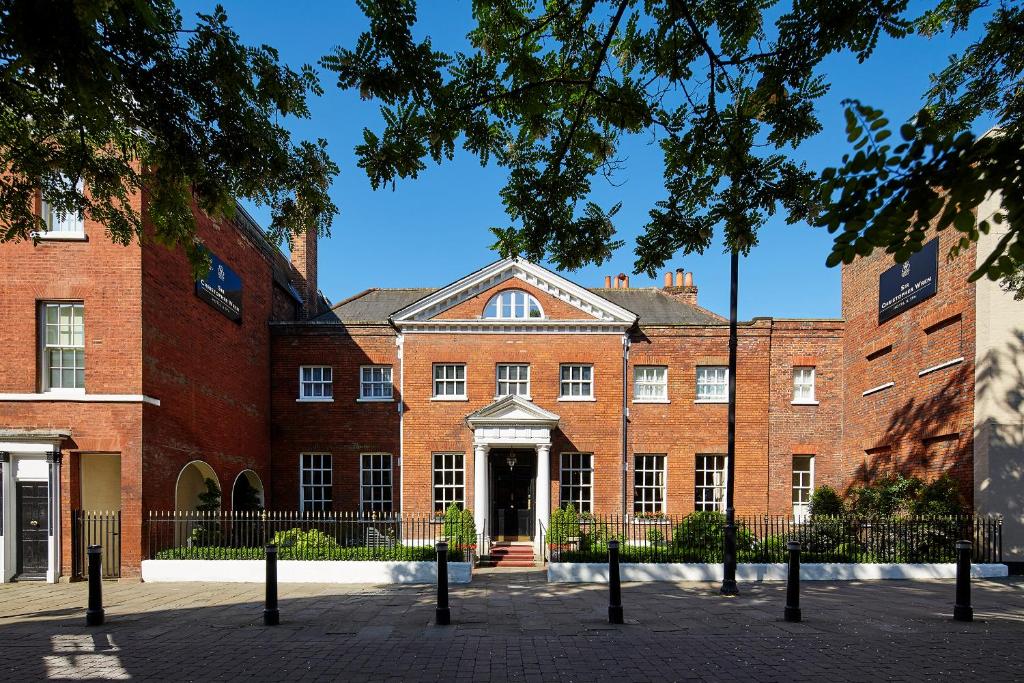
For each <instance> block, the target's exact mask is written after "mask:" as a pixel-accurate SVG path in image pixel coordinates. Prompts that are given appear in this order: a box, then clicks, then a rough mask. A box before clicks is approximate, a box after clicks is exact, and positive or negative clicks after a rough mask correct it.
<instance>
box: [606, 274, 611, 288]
mask: <svg viewBox="0 0 1024 683" xmlns="http://www.w3.org/2000/svg"><path fill="white" fill-rule="evenodd" d="M604 288H605V289H611V288H612V276H611V275H605V276H604Z"/></svg>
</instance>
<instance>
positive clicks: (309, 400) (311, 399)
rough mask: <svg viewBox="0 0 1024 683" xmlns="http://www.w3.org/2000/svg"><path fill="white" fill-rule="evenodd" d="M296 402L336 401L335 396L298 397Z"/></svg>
mask: <svg viewBox="0 0 1024 683" xmlns="http://www.w3.org/2000/svg"><path fill="white" fill-rule="evenodd" d="M295 402H296V403H334V399H333V398H297V399H295Z"/></svg>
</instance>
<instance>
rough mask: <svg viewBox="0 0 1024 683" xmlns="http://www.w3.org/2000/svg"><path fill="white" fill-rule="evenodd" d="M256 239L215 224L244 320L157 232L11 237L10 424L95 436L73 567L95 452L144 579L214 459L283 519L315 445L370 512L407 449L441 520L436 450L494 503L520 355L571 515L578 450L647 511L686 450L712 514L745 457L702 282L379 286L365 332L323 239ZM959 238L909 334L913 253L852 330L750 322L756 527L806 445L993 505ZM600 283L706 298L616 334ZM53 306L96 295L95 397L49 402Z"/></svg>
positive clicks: (867, 299)
mask: <svg viewBox="0 0 1024 683" xmlns="http://www.w3.org/2000/svg"><path fill="white" fill-rule="evenodd" d="M140 207H141V202H140ZM243 218H244V217H243ZM255 230H256V229H255V228H254V226H251V225H249V224H247V223H245V224H243V223H238V224H235V223H218V222H214V221H211V220H209V219H207V218H205V217H203V216H200V217H199V234H200V236H201V237H202V239H203V240H204V242H205V244H206V245H207V246H208V247H209V248H210V249H211V250H212V251H213V253H215V254H216V255H217V256H218V257H220V258H221V259H222V260H223V261H224V262H226V263H227V264H228V265H229V266H230V267H231V269H232V270H234V271H235V272H236V273H237V274H238V275H239V276H240V278H241V280H242V282H243V297H244V298H243V320H242V322H241V324H237V323H235V322H232V321H231V320H229V319H228V318H226V317H224V316H223V315H221V314H219V313H218V312H217V311H216V310H214V309H213V308H211V307H210V306H209V305H208V304H206V303H205V302H203V301H202V300H200V299H199V298H198V297H197V296H196V295H195V293H194V287H195V281H194V278H193V276H192V274H191V271H190V270H189V266H188V263H187V261H186V260H185V258H184V256H183V255H182V254H180V253H179V252H177V251H173V250H168V249H166V248H164V247H162V246H159V245H157V244H155V243H153V242H152V241H150V240H145V241H144V244H143V245H142V246H139V245H138V244H135V245H132V246H128V247H122V246H117V245H113V244H111V243H110V242H109V241H108V240H106V239H105V238H104V237H103V231H102V226H99V225H94V224H91V223H89V224H87V225H86V232H87V234H88V235H89V239H87V240H85V241H42V242H41V243H39V244H38V245H35V246H33V245H31V244H4V245H0V319H3V320H5V321H6V322H5V325H4V326H3V327H0V343H2V344H3V347H4V348H5V353H4V354H3V355H0V430H5V433H8V432H12V433H14V432H18V431H19V430H20V431H21V432H24V433H26V434H27V433H30V432H32V431H33V430H36V431H38V430H51V431H61V432H67V433H70V435H71V436H70V438H67V439H66V440H64V441H63V442H62V443H60V447H61V449H62V451H63V453H64V462H63V465H62V469H61V477H62V480H61V481H62V500H61V506H60V510H61V526H62V535H63V536H64V537H65V540H64V542H63V546H62V555H63V557H62V560H61V564H62V568H63V571H64V573H67V572H68V570H69V569H70V561H71V555H70V553H71V544H70V540H69V535H70V511H71V510H72V509H77V508H78V507H80V506H81V505H82V481H81V471H82V462H83V458H88V457H90V455H92V454H101V453H116V454H119V455H120V457H121V461H120V462H121V476H120V482H119V486H120V510H121V513H122V516H123V524H122V538H121V541H122V566H123V573H124V574H125V575H129V576H131V575H135V574H137V572H138V567H139V561H140V560H141V559H143V558H144V557H145V555H146V552H147V548H146V544H147V538H146V523H145V516H146V513H147V512H148V511H150V510H162V509H170V508H174V507H176V506H180V501H176V500H175V494H176V485H177V481H178V477H179V474H180V473H181V472H182V471H183V468H185V467H186V466H188V465H189V463H191V462H193V461H202V462H203V463H205V464H206V465H208V466H209V467H210V468H211V470H212V472H213V474H214V476H215V477H216V479H217V482H218V484H219V486H220V489H221V491H222V495H223V502H222V507H224V508H229V507H231V504H232V501H231V492H232V488H233V486H234V483H235V481H236V479H237V478H238V477H239V475H240V474H241V473H242V472H243V471H246V470H251V471H253V472H255V474H256V475H257V476H258V478H259V480H260V481H261V482H262V484H263V487H264V495H265V502H266V504H267V506H268V507H271V508H274V509H283V510H295V509H298V508H299V507H300V506H301V504H302V494H301V493H300V491H301V486H300V476H301V473H300V459H301V457H302V454H314V453H315V454H329V455H330V462H331V471H332V483H331V498H332V503H331V507H332V508H333V509H335V510H339V511H352V510H356V509H358V508H359V506H360V504H361V485H360V458H361V456H363V455H364V454H387V455H389V456H390V457H391V463H392V472H391V475H392V477H391V479H392V490H391V496H392V500H393V505H392V509H393V511H395V512H399V511H401V512H411V513H417V514H419V513H428V512H431V511H434V510H435V507H436V505H435V500H434V481H433V479H434V469H433V457H434V454H436V453H458V454H462V456H463V465H464V466H463V475H464V499H465V502H466V505H467V506H468V507H473V505H474V502H475V500H477V493H478V492H476V491H474V481H475V474H476V473H475V472H474V468H475V466H476V458H475V457H474V431H473V429H472V428H471V427H470V425H469V423H468V422H467V417H468V416H469V415H470V414H472V413H474V412H475V411H478V410H480V409H482V408H484V407H486V406H488V405H490V404H492V403H493V402H494V401H495V400H496V398H497V397H496V376H495V372H496V366H497V365H498V364H503V363H510V364H513V363H514V364H526V365H529V367H530V396H529V400H530V401H531V402H532V403H533V404H534V405H536V406H537V407H539V408H540V409H543V410H545V411H549V412H550V413H554V414H556V415H557V416H558V417H559V420H558V426H557V428H555V429H554V430H553V431H552V432H551V434H550V441H551V447H550V453H549V458H550V461H549V465H550V467H549V470H550V478H549V480H548V481H546V482H540V483H539V484H538V485H540V486H545V485H546V486H547V487H549V490H550V501H551V507H552V508H555V507H558V506H559V505H560V504H561V502H562V501H561V487H560V464H561V456H562V455H563V454H565V453H575V452H580V453H586V454H590V455H591V458H592V460H591V464H592V467H593V485H592V501H593V506H592V507H593V510H594V512H596V513H598V514H621V513H627V514H630V513H632V512H633V510H634V507H633V506H634V486H633V481H634V474H635V473H634V466H635V458H636V456H638V455H661V456H664V457H665V461H666V463H667V468H666V480H665V486H664V495H665V500H664V505H663V508H662V509H663V511H664V512H667V513H669V514H672V515H680V514H686V513H689V512H690V511H692V510H694V509H695V507H696V506H697V502H696V500H695V493H696V491H695V488H696V482H695V468H696V463H697V461H698V458H699V457H700V456H705V455H722V456H724V455H725V453H726V450H727V445H726V433H727V405H726V403H724V402H720V403H718V402H705V401H698V400H697V399H696V387H697V372H698V368H699V367H701V366H724V365H727V362H728V324H727V322H726V321H725V320H724V319H722V318H721V317H719V316H717V315H715V314H712V313H710V312H708V311H705V310H704V309H702V308H700V307H699V306H698V305H697V288H696V287H695V286H693V284H692V274H687V276H686V279H685V280H684V279H683V274H682V272H680V273H677V275H676V277H674V278H673V277H672V276H671V275H667V276H666V279H665V282H666V286H665V287H663V288H658V289H644V290H630V289H629V288H628V279H622V278H617V279H616V280H615V284H616V285H621V287H615V288H614V290H609V291H604V292H603V291H602V290H591V294H587V293H586V290H581V289H579V288H578V287H577V288H576V290H572V289H571V288H572V287H576V286H575V285H571V283H567V281H564V280H561V279H560V278H558V276H556V275H554V274H549V275H551V277H552V278H554V279H556V280H558V281H559V282H561V284H559V283H558V282H555V284H554V286H548V285H546V284H544V283H543V282H539V281H537V280H536V279H532V280H531V279H530V278H525V279H523V278H518V277H509V278H505V279H497V280H495V281H493V283H491V284H486V286H483V285H481V286H480V287H479V288H477V289H475V290H473V291H471V292H469V293H468V294H467V295H465V296H459V297H454V296H453V297H452V298H451V300H450V302H449V303H450V305H449V303H445V302H442V303H441V304H440V305H439V307H438V309H437V310H435V312H434V313H433V314H432V315H431V316H430V317H429V320H424V319H418V320H415V319H410V320H411V321H412V322H408V321H402V320H398V321H395V320H393V319H392V314H397V313H398V312H399V311H400V309H403V306H408V305H409V304H411V303H413V302H415V301H417V300H419V299H421V297H426V296H429V295H430V293H431V292H433V291H434V290H368V292H364V293H362V294H360V295H357V296H356V297H352V299H349V300H346V301H345V302H342V304H340V305H339V308H340V307H343V305H348V304H349V303H350V302H354V304H352V305H356V306H358V305H359V303H360V300H361V299H363V298H367V299H369V298H372V296H374V295H375V294H374V293H375V292H376V293H380V292H384V293H385V294H386V292H387V291H393V292H404V293H403V294H402V295H401V296H402V297H405V298H404V299H402V300H401V301H399V300H398V299H393V302H394V303H393V305H390V307H387V306H386V307H385V308H386V310H385V312H384V313H383V314H381V315H377V316H376V317H374V316H369V317H366V316H364V317H360V318H358V319H356V320H344V319H341V318H338V317H334V318H332V317H331V313H330V312H328V313H325V314H322V315H320V316H319V317H317V316H316V313H317V311H319V310H320V309H321V308H322V306H321V300H320V298H319V297H318V295H317V289H316V282H315V277H316V270H317V264H316V245H315V242H313V243H311V244H310V243H305V242H303V241H302V240H299V241H297V243H296V245H295V247H294V248H293V253H292V262H291V264H289V263H288V262H287V261H286V260H285V259H284V257H283V256H281V255H280V254H279V253H277V252H275V251H274V250H273V249H271V248H269V247H268V246H267V245H266V244H264V243H262V242H261V240H260V239H259V237H258V233H257V232H255ZM954 238H955V236H954V235H952V234H944V235H940V237H939V239H940V245H939V252H940V263H939V279H938V295H937V296H934V297H932V298H931V299H929V300H927V301H925V302H923V303H921V304H919V305H917V306H915V307H913V308H911V309H909V310H907V311H905V312H903V313H901V314H900V315H898V316H896V317H895V318H893V319H892V320H889V321H887V322H885V323H882V324H879V323H878V278H879V275H880V274H881V273H882V272H883V271H884V270H885V269H886V268H888V267H890V266H891V265H892V260H891V258H889V257H887V256H885V255H883V254H875V255H873V256H871V257H869V258H865V259H860V260H858V261H857V262H855V263H854V264H852V265H850V266H847V267H844V269H843V274H842V278H843V302H842V305H843V313H844V318H843V319H842V320H783V319H771V318H756V319H754V320H752V321H749V322H744V323H741V324H740V327H739V347H738V371H737V389H738V393H737V439H736V444H737V451H736V463H735V477H736V482H735V484H736V487H735V492H736V508H737V512H738V514H741V515H742V514H791V513H792V512H793V487H792V473H793V461H794V456H808V455H810V456H813V462H814V466H813V472H814V477H813V484H814V486H819V485H821V484H829V485H832V486H834V487H836V488H838V489H840V490H844V489H846V488H847V487H850V486H853V485H857V484H859V483H862V482H864V481H869V480H871V479H872V478H874V477H877V476H878V475H879V474H882V473H888V472H903V473H907V474H917V475H921V476H923V477H925V478H929V479H930V478H934V477H936V476H939V475H940V474H941V473H944V472H950V473H952V474H953V475H954V476H956V477H957V478H958V479H959V480H960V481H961V482H963V484H964V486H963V490H964V493H965V494H967V495H968V496H969V495H970V492H971V489H972V482H973V478H972V466H973V465H972V448H973V444H972V438H973V432H972V424H973V422H972V421H973V412H972V411H973V404H974V380H973V377H974V357H975V349H974V339H975V331H974V327H975V305H974V286H973V285H972V284H969V283H967V282H966V278H967V276H968V275H969V274H970V272H971V269H972V267H973V264H974V262H975V254H974V253H973V251H969V252H967V253H964V254H962V255H961V256H960V257H958V258H957V259H953V260H950V261H947V260H946V258H945V254H946V252H947V251H948V248H949V246H950V240H952V239H954ZM531 267H533V266H531ZM533 268H535V267H533ZM545 272H546V271H545ZM303 276H307V277H308V278H310V279H311V281H307V280H305V279H304V278H303ZM609 282H611V279H610V278H609ZM549 284H550V283H549ZM570 285H571V286H570ZM510 288H515V289H519V290H524V291H526V292H528V293H529V294H530V295H532V296H533V297H535V298H536V300H537V301H538V302H539V304H540V306H541V307H542V308H543V310H544V314H545V315H544V320H543V321H536V320H533V321H530V320H526V321H522V323H523V324H522V325H519V327H516V324H510V325H507V326H506V327H505V328H502V329H501V330H500V331H497V330H496V329H489V328H487V326H486V324H482V323H487V322H488V321H483V320H481V318H482V316H483V311H484V307H485V306H486V304H487V302H488V301H489V300H490V298H491V297H492V296H494V295H495V294H496V293H498V292H501V291H504V290H507V289H510ZM560 288H561V289H560ZM615 290H617V292H616V291H615ZM566 292H568V294H567V293H566ZM595 294H596V295H597V296H598V297H601V295H602V294H604V299H607V300H610V301H611V302H613V303H616V305H618V304H617V302H623V305H624V306H625V308H628V306H626V305H625V303H628V302H629V301H632V300H633V299H631V298H630V297H631V296H634V295H636V296H639V297H641V298H644V297H646V298H647V299H650V300H651V301H655V300H656V301H655V303H657V306H655V307H654V308H652V309H651V311H655V312H656V311H658V310H661V309H659V308H658V307H659V306H665V305H666V302H676V303H675V304H673V305H676V306H683V307H685V309H673V310H684V312H687V313H686V316H683V317H681V318H680V319H679V320H669V319H658V318H657V316H649V317H648V318H644V317H643V316H641V317H640V320H639V322H637V323H636V324H634V323H633V320H634V318H629V319H625V318H622V319H617V321H614V320H611V319H609V318H608V317H607V316H606V317H601V316H602V315H604V314H602V313H600V312H599V311H597V310H596V309H594V308H593V306H590V307H588V305H587V301H588V300H590V299H588V297H589V298H592V297H593V296H594V295H595ZM613 295H614V296H613ZM382 296H383V295H382ZM396 296H397V295H396ZM658 297H661V298H660V299H659V298H658ZM41 301H80V302H83V303H84V306H85V357H86V369H85V384H86V392H87V395H86V396H87V399H86V398H81V397H78V398H74V397H72V398H70V399H61V397H58V396H54V395H48V394H45V393H43V392H42V387H41V386H40V380H39V372H40V370H39V368H40V359H39V351H38V335H39V332H38V312H37V311H38V307H39V302H41ZM591 303H592V302H591ZM606 303H607V302H606ZM382 305H383V304H382ZM361 310H363V311H365V310H366V309H361ZM382 310H384V309H382ZM609 310H610V309H609ZM617 310H620V311H621V310H623V309H622V308H619V309H617ZM630 310H631V309H630ZM625 312H626V313H628V312H629V311H625ZM669 317H671V316H669ZM612 318H614V316H612ZM624 320H625V321H626V322H623V321H624ZM413 322H415V323H416V324H412V323H413ZM432 322H436V323H437V325H435V326H434V328H430V327H429V323H432ZM423 325H427V327H424V326H423ZM531 325H533V327H530V326H531ZM544 325H548V326H547V327H544ZM602 325H604V326H603V327H602ZM961 358H962V359H963V360H958V359H961ZM436 363H458V364H464V365H465V372H466V375H465V380H466V389H467V390H466V397H465V398H464V399H463V398H460V399H458V400H437V399H436V397H434V396H433V366H434V364H436ZM566 363H573V364H586V365H590V366H592V368H593V388H594V395H593V397H592V400H564V399H563V398H562V397H560V366H561V365H562V364H566ZM303 366H325V367H330V368H331V369H332V373H333V382H332V385H331V386H332V396H331V398H330V400H315V401H308V400H300V399H301V397H300V390H299V384H300V383H299V377H300V368H301V367H303ZM364 366H386V367H389V368H390V369H391V372H392V386H393V396H392V397H391V399H390V400H373V401H367V400H362V399H360V372H361V368H363V367H364ZM643 366H656V367H658V368H665V369H666V371H667V399H665V400H658V401H650V400H646V401H645V400H642V399H641V400H638V398H637V396H635V395H634V376H635V372H636V370H637V368H639V367H643ZM937 366H942V367H937ZM797 367H810V368H813V369H814V374H815V383H814V400H813V401H802V402H800V401H794V368H797ZM927 370H930V371H927ZM926 371H927V372H926ZM890 382H891V383H892V386H891V387H886V388H881V389H878V390H877V391H874V392H870V391H869V390H871V389H876V388H878V387H883V386H885V385H887V384H888V383H890ZM865 392H869V393H868V395H864V394H865ZM57 399H60V400H57ZM4 438H7V437H4ZM4 438H0V442H2V441H3V440H4ZM12 438H13V437H12ZM534 495H536V491H534Z"/></svg>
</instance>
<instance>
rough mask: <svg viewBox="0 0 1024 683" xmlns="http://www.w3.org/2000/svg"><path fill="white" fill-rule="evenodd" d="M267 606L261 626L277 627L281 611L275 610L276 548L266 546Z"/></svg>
mask: <svg viewBox="0 0 1024 683" xmlns="http://www.w3.org/2000/svg"><path fill="white" fill-rule="evenodd" d="M266 550H267V604H266V606H265V607H264V608H263V625H264V626H277V625H278V624H280V623H281V611H280V610H278V609H277V546H276V545H275V544H273V543H269V544H267V548H266Z"/></svg>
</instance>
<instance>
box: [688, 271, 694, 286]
mask: <svg viewBox="0 0 1024 683" xmlns="http://www.w3.org/2000/svg"><path fill="white" fill-rule="evenodd" d="M686 286H687V287H693V271H690V272H689V273H687V274H686Z"/></svg>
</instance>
